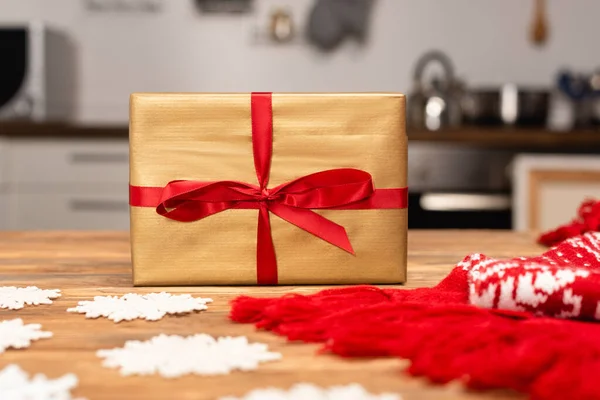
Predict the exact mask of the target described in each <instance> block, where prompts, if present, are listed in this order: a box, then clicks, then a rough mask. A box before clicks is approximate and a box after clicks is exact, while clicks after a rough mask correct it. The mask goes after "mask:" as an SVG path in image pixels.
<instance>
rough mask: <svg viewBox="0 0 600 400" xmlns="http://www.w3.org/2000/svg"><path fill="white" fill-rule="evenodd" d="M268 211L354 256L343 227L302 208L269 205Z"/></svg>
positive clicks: (275, 204) (276, 204)
mask: <svg viewBox="0 0 600 400" xmlns="http://www.w3.org/2000/svg"><path fill="white" fill-rule="evenodd" d="M269 209H270V210H271V212H272V213H273V214H275V215H277V216H278V217H280V218H282V219H284V220H286V221H287V222H289V223H290V224H294V225H296V226H297V227H298V228H301V229H304V230H305V231H307V232H309V233H312V234H313V235H315V236H317V237H319V238H321V239H323V240H324V241H326V242H328V243H331V244H332V245H334V246H337V247H339V248H340V249H342V250H345V251H347V252H348V253H350V254H352V255H354V254H355V253H354V249H353V248H352V244H351V243H350V239H349V238H348V234H347V233H346V229H345V228H344V227H343V226H341V225H338V224H336V223H335V222H333V221H330V220H328V219H327V218H325V217H322V216H321V215H319V214H317V213H316V212H314V211H311V210H308V209H304V208H296V207H289V206H286V205H283V204H278V203H271V204H269Z"/></svg>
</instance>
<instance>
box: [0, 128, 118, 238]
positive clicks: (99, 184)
mask: <svg viewBox="0 0 600 400" xmlns="http://www.w3.org/2000/svg"><path fill="white" fill-rule="evenodd" d="M6 149H7V151H6V154H5V159H6V160H7V162H6V164H7V166H6V170H7V171H8V173H7V174H5V181H6V184H5V186H6V188H7V189H6V191H5V195H4V200H3V202H4V203H5V206H4V209H5V210H6V214H7V215H6V222H5V223H4V225H5V226H6V227H4V229H12V230H65V229H76V230H77V229H81V230H97V229H100V230H104V229H110V230H127V229H129V207H128V200H129V191H128V182H129V145H128V141H127V140H126V139H110V140H108V139H107V140H102V139H93V140H92V139H79V138H77V139H64V138H63V139H60V138H52V139H43V140H42V139H37V138H11V139H10V142H9V143H8V146H7V147H6ZM0 217H1V215H0ZM0 228H2V225H1V223H0Z"/></svg>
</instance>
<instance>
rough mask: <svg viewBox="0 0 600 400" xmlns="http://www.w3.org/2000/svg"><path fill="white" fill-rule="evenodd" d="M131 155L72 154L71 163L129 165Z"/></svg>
mask: <svg viewBox="0 0 600 400" xmlns="http://www.w3.org/2000/svg"><path fill="white" fill-rule="evenodd" d="M127 162H129V155H128V154H126V153H73V154H71V163H73V164H90V163H127Z"/></svg>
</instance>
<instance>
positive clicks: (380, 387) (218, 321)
mask: <svg viewBox="0 0 600 400" xmlns="http://www.w3.org/2000/svg"><path fill="white" fill-rule="evenodd" d="M542 250H543V249H542V248H540V247H538V246H536V245H535V244H534V241H533V237H532V236H531V235H527V234H518V233H512V232H489V231H460V232H458V231H411V232H410V233H409V249H408V254H409V259H408V270H409V273H408V283H407V284H406V285H405V286H403V287H406V288H412V287H424V286H433V285H435V284H436V283H437V282H438V281H440V280H441V279H442V278H443V277H444V276H445V275H446V274H447V273H448V272H449V271H450V269H451V268H452V267H453V265H454V264H455V263H456V262H458V261H460V260H461V259H462V258H463V257H464V256H465V255H467V254H469V253H471V252H481V253H484V254H487V255H490V256H495V257H514V256H517V255H519V256H521V255H522V256H526V255H534V254H538V253H540V252H541V251H542ZM0 281H1V282H2V285H3V286H11V285H14V286H25V285H36V286H38V287H40V288H45V289H61V290H62V297H60V298H59V299H57V300H55V301H54V303H53V304H52V305H41V306H26V307H25V308H23V309H21V310H18V311H14V310H0V320H4V319H12V318H17V317H21V318H23V320H24V322H25V323H41V324H42V327H43V329H44V330H49V331H51V332H53V333H54V337H53V338H51V339H42V340H39V341H37V342H34V343H33V344H32V345H31V347H30V348H28V349H25V350H14V349H9V350H7V351H6V352H5V353H3V354H0V368H4V366H6V365H7V364H10V363H17V364H19V365H20V366H21V367H22V368H24V369H25V370H27V371H28V372H30V373H36V372H43V373H45V374H47V375H48V376H50V377H58V376H61V375H63V374H65V373H68V372H73V373H76V374H77V375H78V377H79V381H80V383H79V386H78V388H77V390H76V391H75V392H74V393H75V395H77V396H82V397H86V398H87V399H88V400H100V399H140V400H142V399H143V400H152V399H161V400H162V399H177V400H204V399H206V400H208V399H211V400H212V399H218V398H219V397H221V396H225V395H238V396H241V395H242V394H244V393H245V392H246V391H249V390H251V389H253V388H259V387H265V386H276V387H281V388H288V387H290V386H291V385H292V384H294V383H297V382H311V383H315V384H319V385H325V386H328V385H334V384H349V383H353V382H358V383H360V384H362V385H364V386H365V387H366V388H368V389H369V390H370V391H372V392H382V391H393V392H397V393H400V394H402V395H403V398H404V399H405V400H415V399H422V400H428V399H432V400H433V399H435V400H446V399H514V398H522V397H520V396H518V395H515V394H511V393H503V392H496V393H485V394H482V393H469V392H467V391H465V390H464V389H462V388H461V386H460V385H458V384H451V385H447V386H437V387H436V386H431V385H429V384H427V382H426V381H424V380H422V379H415V378H411V377H408V376H406V375H404V374H403V372H402V369H403V368H405V367H406V365H407V363H406V361H403V360H397V359H377V360H352V361H348V360H342V359H339V358H336V357H335V356H329V355H317V354H316V350H317V349H318V346H317V345H307V344H288V343H286V342H285V340H284V339H283V338H281V337H279V336H276V335H274V334H271V333H268V332H258V331H256V330H255V328H254V327H253V326H250V325H239V324H234V323H231V322H229V321H228V319H227V314H228V309H229V307H228V302H229V300H231V299H232V298H233V297H235V296H237V295H239V294H242V293H252V294H256V295H261V296H269V295H280V294H283V293H287V292H291V291H294V292H302V293H309V292H314V291H316V290H319V289H321V288H322V287H314V286H312V287H272V288H257V287H251V288H248V287H193V288H189V287H187V288H183V287H176V288H133V287H132V284H131V274H130V260H129V241H128V235H127V234H126V233H115V232H107V233H104V232H47V233H41V232H40V233H33V232H31V233H30V232H23V233H13V232H0ZM163 289H164V290H168V291H170V292H173V293H176V292H184V293H192V294H197V295H202V296H204V297H211V298H213V299H214V302H213V303H212V304H211V305H210V306H209V310H208V311H205V312H203V313H199V314H188V315H185V316H166V317H165V318H163V319H162V320H160V321H156V322H147V321H140V320H137V321H130V322H121V323H119V324H115V323H113V322H112V321H110V320H107V319H104V318H100V319H97V320H92V319H86V318H85V316H84V315H82V314H73V313H67V312H66V311H65V310H66V309H67V308H68V307H72V306H75V305H76V304H77V302H78V301H80V300H86V299H91V298H92V297H93V296H95V295H122V294H126V293H129V292H136V293H148V292H153V291H159V290H163ZM160 333H167V334H180V335H189V334H193V333H208V334H211V335H213V336H225V335H227V336H237V335H246V336H248V337H249V338H250V340H251V341H256V342H263V343H267V344H269V346H270V348H271V349H272V350H274V351H279V352H281V353H282V354H283V360H282V361H280V362H273V363H266V364H262V365H261V367H259V369H258V370H257V371H254V372H234V373H232V374H230V375H227V376H219V377H200V376H186V377H183V378H179V379H173V380H169V379H163V378H160V377H159V376H152V377H126V378H125V377H121V376H120V375H119V373H118V371H117V370H114V369H107V368H104V367H102V366H101V359H99V358H98V357H97V356H96V355H95V352H96V350H98V349H105V348H114V347H121V346H122V345H123V344H124V343H125V341H126V340H134V339H138V340H146V339H149V338H150V337H152V336H155V335H157V334H160Z"/></svg>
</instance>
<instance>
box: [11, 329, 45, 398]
mask: <svg viewBox="0 0 600 400" xmlns="http://www.w3.org/2000/svg"><path fill="white" fill-rule="evenodd" d="M41 328H42V326H41V325H40V324H27V325H23V320H22V319H21V318H16V319H11V320H8V321H1V322H0V354H1V353H4V350H6V349H8V348H9V347H12V348H15V349H22V348H25V347H29V345H30V344H31V342H32V341H33V340H38V339H45V338H49V337H52V332H44V331H41V330H40V329H41ZM2 398H3V397H0V399H2Z"/></svg>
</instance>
